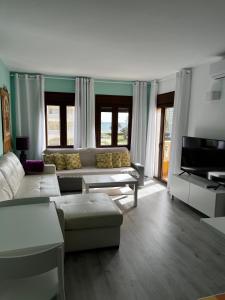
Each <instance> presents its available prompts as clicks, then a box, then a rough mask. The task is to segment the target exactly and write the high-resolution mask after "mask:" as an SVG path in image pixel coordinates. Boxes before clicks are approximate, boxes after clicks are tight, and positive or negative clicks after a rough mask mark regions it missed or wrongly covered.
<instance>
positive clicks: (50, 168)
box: [43, 164, 56, 174]
mask: <svg viewBox="0 0 225 300" xmlns="http://www.w3.org/2000/svg"><path fill="white" fill-rule="evenodd" d="M43 173H44V174H56V167H55V165H54V164H45V165H44V170H43Z"/></svg>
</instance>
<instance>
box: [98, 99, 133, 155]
mask: <svg viewBox="0 0 225 300" xmlns="http://www.w3.org/2000/svg"><path fill="white" fill-rule="evenodd" d="M131 119H132V97H130V96H111V95H110V96H109V95H96V145H97V147H115V146H117V147H118V146H121V147H122V146H125V147H128V149H130V139H131Z"/></svg>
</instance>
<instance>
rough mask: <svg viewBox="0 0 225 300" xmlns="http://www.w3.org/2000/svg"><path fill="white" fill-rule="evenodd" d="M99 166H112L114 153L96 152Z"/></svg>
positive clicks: (97, 165)
mask: <svg viewBox="0 0 225 300" xmlns="http://www.w3.org/2000/svg"><path fill="white" fill-rule="evenodd" d="M96 167H97V168H112V167H113V164H112V153H97V154H96Z"/></svg>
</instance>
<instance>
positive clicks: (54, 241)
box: [0, 203, 64, 256]
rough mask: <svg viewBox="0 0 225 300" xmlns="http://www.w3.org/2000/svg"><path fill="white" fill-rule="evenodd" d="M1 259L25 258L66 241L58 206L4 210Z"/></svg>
mask: <svg viewBox="0 0 225 300" xmlns="http://www.w3.org/2000/svg"><path fill="white" fill-rule="evenodd" d="M0 241H1V242H0V256H8V255H20V254H21V255H25V254H26V253H32V251H35V252H36V251H38V250H42V249H48V248H49V247H52V246H57V245H58V246H59V247H63V244H64V240H63V235H62V231H61V228H60V224H59V220H58V216H57V212H56V209H55V204H54V203H41V204H32V205H31V204H29V205H16V206H7V207H1V208H0Z"/></svg>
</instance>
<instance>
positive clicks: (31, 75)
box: [10, 72, 149, 85]
mask: <svg viewBox="0 0 225 300" xmlns="http://www.w3.org/2000/svg"><path fill="white" fill-rule="evenodd" d="M15 74H16V72H15V73H13V74H10V76H12V77H14V76H15ZM17 74H18V75H19V76H25V75H26V74H24V73H17ZM27 75H28V77H30V78H34V77H35V76H36V75H42V76H43V77H44V78H45V79H47V78H48V79H56V80H57V79H58V80H73V81H75V79H76V77H78V76H75V77H74V78H72V77H66V76H62V77H60V76H59V77H58V76H54V75H43V74H27ZM93 79H94V78H93ZM94 81H95V82H100V83H107V84H109V83H113V84H118V83H120V84H128V85H130V84H132V83H134V82H135V81H136V80H135V81H132V80H130V81H129V80H128V81H123V80H110V79H109V80H107V79H105V80H104V79H94ZM146 82H147V84H149V82H148V81H146Z"/></svg>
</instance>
